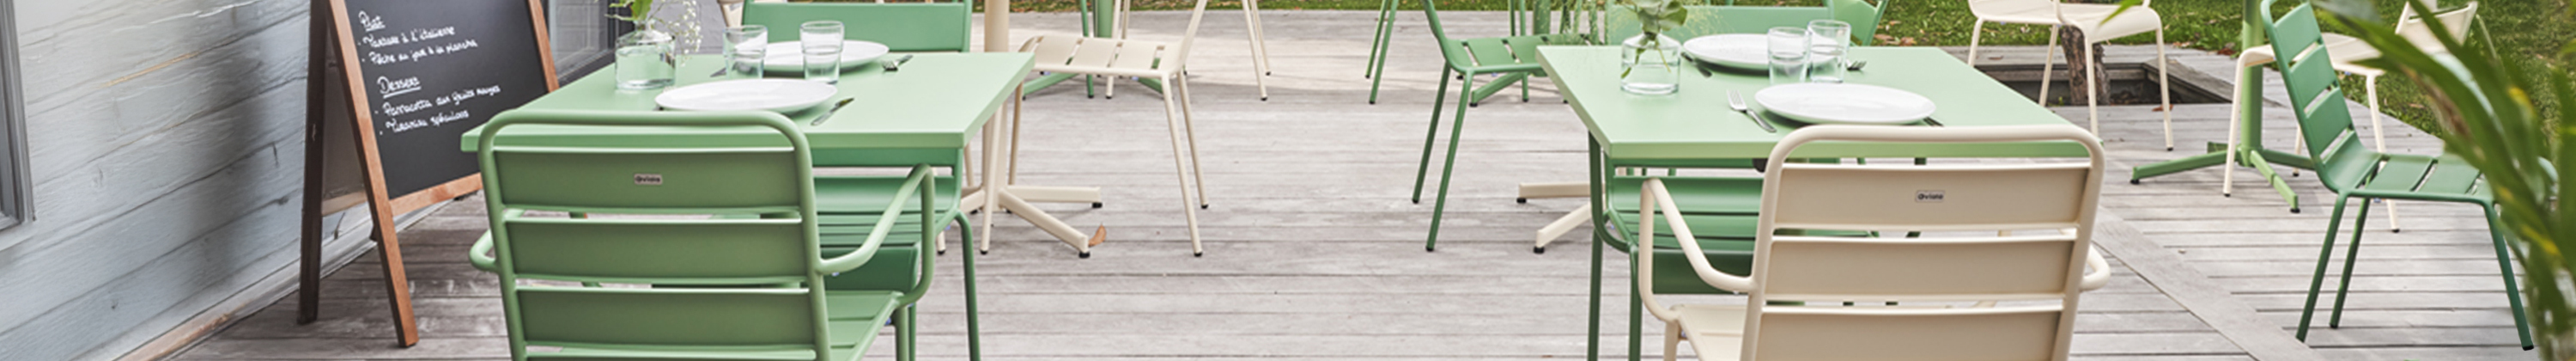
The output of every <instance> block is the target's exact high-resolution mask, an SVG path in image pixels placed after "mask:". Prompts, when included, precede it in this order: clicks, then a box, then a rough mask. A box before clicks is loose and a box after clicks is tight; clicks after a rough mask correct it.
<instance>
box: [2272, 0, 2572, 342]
mask: <svg viewBox="0 0 2576 361" xmlns="http://www.w3.org/2000/svg"><path fill="white" fill-rule="evenodd" d="M2316 1H2317V5H2318V8H2320V9H2323V10H2324V11H2325V13H2327V14H2331V15H2332V16H2329V17H2327V18H2326V22H2327V23H2330V24H2334V25H2337V26H2340V27H2343V28H2345V29H2347V31H2343V33H2344V34H2354V36H2355V37H2357V38H2360V39H2362V40H2363V41H2365V42H2368V43H2370V45H2371V47H2373V48H2377V49H2378V50H2379V51H2380V54H2381V55H2380V56H2379V58H2377V59H2371V60H2364V61H2361V62H2360V63H2361V64H2362V65H2367V66H2371V67H2375V68H2380V69H2387V70H2389V74H2390V76H2395V77H2404V78H2406V79H2408V80H2411V81H2412V82H2413V83H2414V84H2418V85H2421V86H2422V87H2424V88H2425V89H2423V91H2424V92H2425V93H2426V94H2428V95H2429V96H2430V97H2431V98H2432V99H2433V100H2432V101H2431V104H2428V105H2429V106H2430V107H2431V108H2432V114H2433V116H2434V118H2435V120H2436V122H2434V124H2435V125H2436V126H2437V127H2439V128H2441V129H2440V130H2436V131H2432V132H2430V133H2433V135H2435V136H2438V137H2441V139H2442V143H2443V150H2444V151H2446V152H2448V153H2450V154H2452V155H2456V156H2458V157H2460V158H2461V159H2463V160H2466V161H2468V163H2469V164H2470V165H2472V166H2476V167H2477V168H2478V170H2479V171H2480V172H2484V173H2485V174H2486V187H2487V188H2488V189H2489V190H2490V192H2491V193H2492V194H2493V195H2494V198H2495V205H2496V207H2497V208H2498V212H2499V213H2501V214H2502V216H2503V220H2502V221H2501V223H2503V227H2505V228H2506V229H2505V230H2504V231H2505V232H2504V233H2505V234H2506V235H2508V236H2509V237H2512V238H2514V243H2513V244H2514V246H2515V247H2514V248H2515V249H2516V250H2517V251H2519V252H2517V253H2520V256H2521V257H2519V259H2520V261H2521V265H2522V269H2523V277H2524V280H2525V283H2523V284H2524V285H2525V286H2524V287H2525V288H2524V291H2525V292H2526V293H2527V294H2525V295H2523V296H2524V297H2528V298H2527V299H2528V300H2529V302H2528V303H2529V304H2530V305H2531V307H2530V311H2529V312H2530V313H2531V315H2530V316H2531V320H2532V333H2533V334H2534V335H2533V336H2534V338H2535V341H2537V343H2539V346H2540V347H2541V348H2542V351H2541V353H2540V355H2541V357H2542V358H2543V359H2545V360H2571V359H2576V358H2571V356H2576V342H2571V341H2576V302H2571V301H2576V299H2571V298H2570V296H2571V295H2570V294H2569V291H2571V290H2576V286H2571V280H2576V270H2571V269H2570V268H2569V267H2570V266H2571V265H2570V264H2569V263H2568V259H2567V255H2568V254H2567V252H2569V251H2570V250H2576V244H2571V243H2569V242H2576V212H2571V211H2576V197H2566V196H2564V195H2567V194H2569V193H2571V192H2576V182H2568V181H2566V180H2565V179H2562V178H2559V175H2561V174H2568V173H2571V172H2576V162H2571V161H2576V147H2570V146H2568V144H2571V143H2576V107H2566V106H2561V107H2551V108H2554V109H2545V108H2543V107H2541V106H2540V105H2539V104H2540V103H2543V102H2549V101H2554V103H2555V104H2576V82H2571V78H2570V76H2569V74H2568V73H2569V72H2568V70H2567V69H2553V68H2551V67H2547V66H2532V65H2527V63H2525V62H2520V61H2513V60H2514V59H2509V58H2507V57H2505V56H2502V55H2499V52H2498V51H2496V49H2494V48H2492V47H2490V46H2476V45H2483V44H2473V43H2472V42H2467V41H2461V40H2460V39H2461V37H2460V35H2461V34H2451V33H2450V32H2449V31H2448V30H2447V29H2448V28H2446V27H2444V26H2443V25H2442V24H2441V23H2440V21H2441V19H2439V18H2434V17H2426V18H2425V19H2424V20H2425V21H2427V22H2431V23H2432V24H2431V25H2432V26H2430V27H2431V28H2432V30H2433V31H2434V33H2435V35H2436V36H2435V38H2436V39H2434V40H2435V41H2440V42H2442V45H2443V47H2442V49H2452V51H2451V52H2450V53H2449V54H2441V53H2428V52H2426V51H2424V50H2422V48H2420V47H2417V46H2416V45H2415V44H2413V43H2412V41H2410V40H2409V39H2407V38H2406V37H2404V36H2400V35H2397V32H2396V31H2395V29H2394V28H2393V27H2394V25H2393V24H2389V23H2387V22H2385V21H2383V20H2381V18H2380V16H2379V14H2378V13H2377V11H2376V9H2375V8H2373V7H2371V6H2370V4H2369V2H2367V1H2364V0H2316ZM2407 6H2411V7H2414V10H2415V12H2416V13H2419V14H2429V13H2432V10H2433V9H2427V8H2425V6H2424V5H2423V4H2420V3H2415V2H2411V1H2410V2H2408V4H2407ZM2486 43H2492V42H2486ZM2473 46H2474V47H2473ZM2562 49H2576V42H2570V43H2568V45H2566V46H2562ZM2571 51H2576V50H2571ZM2563 52H2564V51H2562V54H2561V55H2562V56H2564V55H2565V54H2563ZM2328 55H2329V56H2331V55H2332V54H2328ZM2544 98H2554V99H2544Z"/></svg>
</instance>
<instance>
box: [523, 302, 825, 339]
mask: <svg viewBox="0 0 2576 361" xmlns="http://www.w3.org/2000/svg"><path fill="white" fill-rule="evenodd" d="M805 293H806V292H804V289H735V290H709V289H682V290H669V289H621V288H592V289H583V288H564V287H542V288H540V287H529V288H523V289H521V290H520V292H519V293H518V297H517V298H518V305H519V310H518V312H515V314H517V315H519V318H520V321H519V322H520V323H521V324H524V325H525V326H524V328H525V329H524V330H523V331H522V332H521V333H520V336H521V337H525V338H526V339H527V342H528V343H530V344H537V345H549V344H551V345H567V344H572V345H671V346H704V347H729V348H732V347H740V348H768V349H783V350H795V349H805V350H811V349H812V348H813V345H814V343H815V341H816V340H815V337H817V336H818V335H816V334H815V333H814V332H813V330H812V329H810V328H807V327H798V325H806V324H811V323H814V322H815V320H818V319H822V316H823V315H820V314H816V313H815V311H819V310H820V309H818V308H815V307H814V305H813V303H812V302H811V301H809V300H808V298H807V297H806V295H805ZM782 326H784V327H782Z"/></svg>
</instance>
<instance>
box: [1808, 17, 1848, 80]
mask: <svg viewBox="0 0 2576 361" xmlns="http://www.w3.org/2000/svg"><path fill="white" fill-rule="evenodd" d="M1807 35H1808V38H1807V49H1808V50H1807V64H1808V66H1809V67H1808V70H1807V81H1811V82H1817V83H1841V82H1843V77H1844V76H1845V75H1847V74H1846V71H1847V70H1845V69H1843V54H1844V53H1846V52H1849V51H1851V23H1846V22H1841V21H1834V20H1816V21H1809V22H1807Z"/></svg>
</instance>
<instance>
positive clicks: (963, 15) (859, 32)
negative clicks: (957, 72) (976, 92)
mask: <svg viewBox="0 0 2576 361" xmlns="http://www.w3.org/2000/svg"><path fill="white" fill-rule="evenodd" d="M973 6H974V4H972V3H968V2H965V1H950V2H923V3H764V2H755V3H747V4H743V10H742V23H743V24H744V25H763V26H768V27H769V31H770V32H771V33H770V35H769V36H770V39H773V40H779V39H782V38H779V37H780V36H789V37H791V38H783V40H793V39H794V38H792V37H793V36H796V29H797V28H798V27H800V26H803V24H805V22H807V21H814V20H839V21H841V25H842V26H844V27H846V28H844V29H843V32H844V34H846V35H843V37H845V38H848V39H850V40H865V41H872V42H877V43H881V44H885V45H886V48H889V49H890V50H892V51H896V52H965V51H968V50H967V49H969V48H968V47H969V45H968V44H967V42H968V41H970V39H971V38H972V37H973V31H974V25H975V20H974V19H973V18H971V17H969V16H968V14H970V13H971V11H972V10H973V9H974V8H973Z"/></svg>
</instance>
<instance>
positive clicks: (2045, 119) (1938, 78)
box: [1538, 35, 2089, 359]
mask: <svg viewBox="0 0 2576 361" xmlns="http://www.w3.org/2000/svg"><path fill="white" fill-rule="evenodd" d="M1720 36H1727V35H1720ZM1733 36H1745V35H1733ZM1751 36H1757V37H1758V36H1760V35H1751ZM1754 47H1755V48H1759V47H1760V46H1758V45H1755V46H1754ZM1627 51H1628V50H1627V49H1623V48H1621V47H1616V46H1542V47H1539V48H1538V53H1539V58H1540V61H1541V63H1543V64H1544V65H1545V67H1546V70H1547V73H1548V74H1550V75H1552V77H1551V79H1553V80H1554V81H1555V82H1556V85H1557V89H1560V90H1559V91H1560V92H1562V93H1563V94H1564V96H1565V98H1566V99H1567V100H1568V102H1569V103H1571V104H1572V106H1573V108H1574V110H1575V114H1576V115H1578V116H1579V117H1580V118H1581V119H1582V120H1583V123H1584V125H1585V127H1586V128H1587V129H1588V130H1589V133H1588V136H1587V137H1586V139H1585V140H1586V142H1587V143H1588V149H1589V152H1588V154H1589V156H1588V158H1587V159H1588V161H1587V163H1588V164H1589V169H1588V170H1587V172H1586V174H1587V176H1586V178H1587V181H1586V184H1587V187H1588V188H1586V189H1588V190H1591V191H1590V192H1589V193H1591V196H1590V198H1591V201H1590V203H1589V204H1588V207H1589V209H1596V210H1611V211H1609V212H1589V213H1591V217H1590V218H1591V219H1592V226H1593V229H1594V234H1593V238H1594V239H1595V240H1596V241H1595V242H1593V246H1592V255H1593V256H1592V257H1593V258H1592V259H1593V260H1594V261H1593V263H1592V273H1591V274H1592V282H1593V283H1592V296H1593V306H1592V313H1591V333H1590V334H1589V335H1590V336H1592V337H1591V338H1589V339H1591V340H1596V341H1593V342H1598V341H1597V340H1599V339H1600V338H1599V336H1600V310H1601V308H1600V304H1599V302H1600V295H1601V291H1602V288H1601V287H1602V285H1601V280H1602V278H1601V268H1602V267H1601V266H1602V265H1601V264H1600V256H1601V250H1602V248H1603V247H1604V246H1603V244H1604V243H1605V242H1618V243H1623V244H1626V245H1627V247H1629V248H1628V249H1626V250H1625V251H1627V252H1631V253H1633V252H1638V251H1640V250H1639V249H1638V247H1640V246H1636V244H1637V243H1638V242H1626V241H1622V240H1620V239H1617V238H1614V237H1613V234H1612V233H1615V232H1617V230H1615V229H1613V228H1618V227H1617V225H1615V224H1613V223H1617V222H1618V221H1617V220H1615V219H1614V218H1615V217H1621V216H1619V215H1617V213H1616V212H1617V211H1619V210H1621V209H1625V208H1633V207H1634V206H1635V204H1633V202H1636V201H1637V199H1635V198H1633V197H1631V198H1627V199H1625V200H1624V201H1621V200H1617V199H1612V198H1614V197H1612V195H1611V194H1608V193H1618V192H1621V191H1630V192H1633V191H1634V190H1635V189H1634V185H1628V186H1622V185H1618V184H1613V183H1614V182H1617V181H1621V180H1626V179H1627V178H1634V177H1622V176H1621V175H1620V174H1615V173H1614V172H1613V170H1616V169H1622V168H1638V167H1672V168H1743V167H1746V166H1748V165H1750V164H1751V163H1753V161H1752V160H1759V159H1765V158H1768V157H1769V156H1770V154H1771V151H1772V148H1773V146H1775V145H1776V144H1778V143H1779V142H1780V141H1781V139H1783V138H1784V137H1786V136H1788V134H1789V133H1790V132H1792V131H1795V130H1797V129H1798V128H1799V127H1802V126H1806V125H1809V124H1825V123H1836V124H1881V125H1887V126H1933V127H1986V126H2016V125H2045V124H2057V125H2063V124H2069V123H2068V122H2067V121H2066V119H2064V118H2062V117H2059V116H2058V115H2057V114H2056V113H2054V112H2050V111H2049V110H2048V109H2047V108H2046V107H2042V106H2040V105H2039V104H2036V103H2033V102H2031V101H2030V100H2029V98H2028V97H2026V96H2023V95H2021V94H2020V93H2017V92H2014V91H2013V90H2012V89H2011V88H2008V87H2005V86H2004V85H2003V84H2002V83H2000V82H1997V81H1995V80H1994V79H1992V78H1989V77H1987V76H1986V75H1985V73H1983V72H1979V71H1977V70H1976V69H1975V68H1973V67H1970V66H1968V65H1967V64H1966V63H1964V62H1962V61H1960V60H1959V59H1958V58H1955V57H1953V56H1951V55H1950V54H1949V53H1947V52H1944V51H1942V50H1940V49H1936V48H1897V47H1854V48H1849V49H1848V51H1847V52H1846V53H1845V54H1844V56H1843V58H1844V59H1842V60H1837V61H1834V62H1831V63H1829V65H1827V64H1820V65H1822V66H1835V67H1842V68H1845V69H1856V70H1848V71H1846V72H1843V73H1844V74H1841V75H1842V80H1841V82H1840V83H1807V82H1803V81H1793V82H1784V83H1785V84H1781V85H1773V82H1772V80H1771V77H1772V76H1771V74H1770V73H1769V71H1768V70H1766V69H1764V65H1767V64H1759V63H1749V62H1743V61H1735V62H1727V63H1731V64H1723V65H1721V64H1709V63H1702V62H1699V61H1695V60H1684V61H1681V62H1680V65H1679V68H1678V69H1674V70H1676V71H1677V73H1678V76H1677V78H1675V79H1673V80H1675V81H1674V82H1673V85H1674V86H1676V87H1677V89H1675V91H1674V92H1673V93H1671V94H1662V95H1646V94H1639V93H1633V92H1630V91H1627V90H1623V89H1622V88H1623V85H1624V84H1623V81H1622V77H1623V75H1622V73H1623V71H1625V70H1626V69H1625V66H1624V64H1623V61H1622V59H1621V58H1622V53H1623V52H1627ZM1753 51H1760V50H1758V49H1756V50H1753ZM1713 55H1714V54H1713ZM1693 57H1694V58H1710V59H1712V60H1717V59H1716V58H1719V56H1707V55H1694V56H1693ZM1757 59H1758V58H1757ZM1739 60H1740V59H1739ZM1793 63H1794V62H1793ZM1927 102H1928V104H1925V103H1927ZM1736 104H1741V105H1736ZM1738 109H1743V110H1742V111H1739V110H1738ZM1757 117H1758V118H1757ZM1888 149H1890V147H1888V146H1887V145H1884V144H1872V143H1859V142H1837V143H1820V144H1811V145H1807V146H1804V147H1800V150H1799V152H1798V153H1797V154H1796V155H1797V156H1800V157H1801V158H1819V159H1833V158H1870V157H1877V158H1885V157H1890V156H1891V154H1890V152H1889V150H1888ZM1903 149H1905V150H1906V151H1907V152H1906V153H1904V154H1902V155H1901V156H1904V157H1917V158H1941V157H2084V156H2087V154H2089V151H2088V150H2087V148H2086V146H2085V145H2083V144H2078V143H2075V142H2062V141H2061V142H2022V143H1968V144H1957V145H1934V146H1925V145H1922V144H1912V145H1907V146H1904V147H1903ZM1668 182H1671V181H1670V180H1668ZM1750 182H1752V183H1751V184H1749V186H1750V188H1749V190H1750V192H1751V193H1749V194H1739V193H1743V191H1742V189H1745V188H1742V187H1743V186H1747V185H1733V186H1736V187H1738V188H1736V189H1732V190H1727V191H1722V192H1710V193H1709V195H1708V197H1711V198H1709V199H1744V197H1748V196H1749V197H1750V198H1749V199H1752V200H1758V199H1759V198H1760V195H1759V191H1760V186H1759V184H1758V183H1759V179H1758V178H1753V179H1750ZM1631 183H1633V182H1631ZM1621 184H1625V183H1621ZM1676 192H1681V191H1676ZM1623 194H1629V195H1631V196H1633V193H1623ZM1621 202H1628V203H1621ZM1620 204H1625V205H1626V207H1624V208H1623V207H1614V205H1620ZM1750 208H1758V206H1755V207H1750ZM1744 211H1745V212H1746V214H1742V215H1734V216H1736V217H1745V218H1747V219H1749V217H1751V212H1756V211H1758V210H1755V209H1749V208H1748V209H1746V210H1744ZM1656 242H1658V244H1660V243H1671V242H1672V241H1670V240H1658V241H1656ZM1702 243H1703V244H1706V241H1703V242H1702ZM1747 244H1748V247H1749V241H1748V242H1747ZM1614 246H1618V245H1614ZM1746 250H1748V251H1749V250H1750V248H1747V249H1746ZM1662 251H1663V250H1658V252H1662ZM1658 257H1659V258H1661V257H1662V256H1660V255H1659V256H1658ZM1673 263H1675V264H1677V263H1681V262H1673ZM1658 264H1666V263H1663V262H1658ZM1659 267H1661V266H1659ZM1637 271H1638V270H1636V269H1633V268H1632V269H1630V272H1631V273H1632V274H1633V273H1635V272H1637ZM1682 272H1683V274H1688V272H1689V271H1682ZM1683 278H1687V277H1683ZM1682 282H1699V281H1698V280H1695V279H1692V280H1684V281H1682ZM1665 283H1666V282H1663V281H1660V280H1659V281H1658V282H1657V284H1656V285H1654V286H1655V287H1657V288H1658V289H1663V288H1664V287H1666V286H1669V285H1666V284H1665ZM1631 295H1632V296H1631V297H1630V306H1631V307H1630V309H1631V312H1630V321H1629V325H1630V327H1631V329H1630V330H1629V331H1630V333H1629V334H1630V335H1631V336H1630V345H1629V346H1630V348H1629V351H1630V352H1629V355H1631V356H1630V357H1631V359H1635V358H1636V355H1638V354H1639V353H1638V351H1640V350H1641V348H1642V344H1641V343H1639V342H1640V341H1641V340H1640V339H1638V337H1637V336H1636V335H1638V334H1640V331H1642V329H1640V327H1643V326H1642V325H1643V323H1641V322H1640V321H1641V317H1642V313H1640V312H1641V311H1639V310H1637V309H1636V307H1637V305H1638V303H1639V300H1637V299H1636V298H1635V297H1634V296H1633V295H1634V293H1633V292H1632V293H1631ZM1590 349H1591V350H1592V353H1591V354H1592V355H1594V356H1595V358H1597V355H1598V352H1599V346H1598V344H1597V343H1596V344H1592V346H1591V347H1590Z"/></svg>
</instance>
